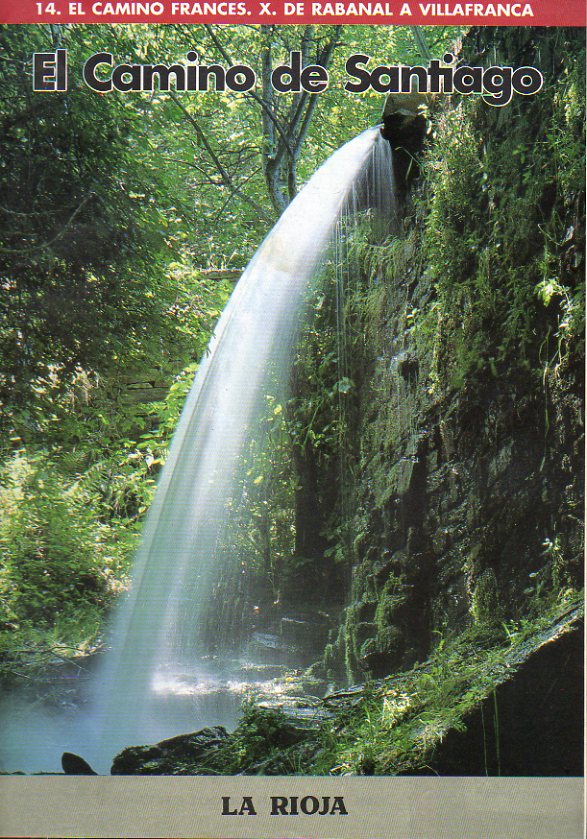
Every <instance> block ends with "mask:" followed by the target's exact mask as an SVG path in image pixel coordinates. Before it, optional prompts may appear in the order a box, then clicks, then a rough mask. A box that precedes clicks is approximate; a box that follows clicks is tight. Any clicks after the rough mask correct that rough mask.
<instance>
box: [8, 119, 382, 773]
mask: <svg viewBox="0 0 587 839" xmlns="http://www.w3.org/2000/svg"><path fill="white" fill-rule="evenodd" d="M390 179H391V152H390V148H389V144H388V143H387V141H385V140H384V139H383V138H382V137H381V135H380V132H379V130H378V129H376V128H374V129H369V130H368V131H365V132H363V133H362V134H360V135H359V136H358V137H356V138H355V139H354V140H352V141H350V142H349V143H347V144H346V145H345V146H343V147H342V148H341V149H339V150H338V151H337V152H335V153H334V154H333V155H332V156H331V157H330V158H329V160H327V161H326V163H324V165H323V166H322V167H321V168H320V169H319V170H318V171H317V172H316V174H315V175H314V176H313V177H312V178H311V179H310V181H309V182H308V184H307V185H306V186H305V188H304V189H303V190H302V191H301V192H300V194H299V195H298V196H297V197H296V198H295V200H294V201H293V202H292V203H291V205H290V206H289V207H288V209H287V210H286V211H285V213H284V214H283V216H282V217H281V218H280V220H279V221H278V222H277V224H276V225H275V227H274V228H273V230H272V231H271V233H270V234H269V235H268V236H267V238H266V239H265V241H264V242H263V244H262V245H261V247H260V248H259V250H258V251H257V253H256V255H255V257H254V258H253V260H252V261H251V263H250V264H249V266H248V267H247V269H246V271H245V272H244V274H243V275H242V277H241V279H240V281H239V282H238V284H237V286H236V288H235V290H234V292H233V294H232V296H231V298H230V300H229V302H228V305H227V306H226V309H225V310H224V312H223V314H222V316H221V318H220V320H219V322H218V324H217V327H216V331H215V334H214V336H213V338H212V340H211V342H210V345H209V347H208V349H207V352H206V354H205V357H204V358H203V360H202V362H201V364H200V367H199V370H198V373H197V375H196V378H195V381H194V383H193V386H192V389H191V392H190V394H189V396H188V399H187V401H186V404H185V407H184V410H183V413H182V416H181V419H180V421H179V424H178V428H177V430H176V432H175V436H174V438H173V442H172V445H171V450H170V452H169V456H168V459H167V462H166V465H165V467H164V470H163V472H162V475H161V479H160V482H159V485H158V488H157V492H156V496H155V500H154V503H153V505H152V508H151V510H150V512H149V515H148V518H147V522H146V525H145V530H144V536H143V543H142V547H141V548H140V550H139V552H138V555H137V557H136V560H135V565H134V570H133V575H132V584H131V587H130V592H129V594H128V596H127V597H126V598H125V600H124V602H123V603H122V604H121V606H120V608H119V610H118V614H117V617H116V619H115V621H114V626H113V630H112V651H111V652H109V653H108V654H107V655H105V656H104V662H103V665H102V669H101V671H100V672H99V673H98V675H97V677H96V680H95V686H94V688H93V689H94V691H95V694H96V700H95V703H94V712H93V714H92V715H90V716H91V719H90V720H89V721H88V720H86V725H85V731H84V736H85V738H86V740H87V741H88V742H87V743H85V745H84V746H83V747H79V746H78V748H79V749H80V750H81V751H82V753H83V754H84V756H85V757H87V758H88V759H89V760H90V761H91V762H92V763H93V764H94V765H95V766H96V768H97V769H98V770H99V771H108V767H109V765H110V762H111V759H112V757H113V755H114V754H115V753H116V752H117V751H119V750H120V748H122V747H123V746H126V745H136V744H140V743H149V742H156V741H158V740H160V739H162V738H163V737H167V736H171V735H174V734H178V733H181V732H183V731H186V730H192V731H193V730H196V729H197V728H198V727H201V726H202V725H203V724H207V723H209V722H212V721H214V720H213V719H202V718H201V717H200V718H194V715H193V708H192V709H191V716H189V719H186V718H185V716H182V713H180V712H179V711H178V712H176V710H175V706H174V705H173V701H170V697H171V699H173V695H174V694H175V695H181V694H182V693H186V692H188V693H189V690H188V689H187V685H188V682H189V684H191V685H192V686H193V685H197V684H198V683H202V682H204V683H205V682H206V679H207V678H208V677H209V676H208V675H207V674H206V673H205V671H204V670H203V669H202V666H201V665H200V664H198V662H199V661H201V657H202V654H203V653H204V652H205V650H204V649H202V647H201V640H200V639H199V637H198V626H199V617H200V616H201V615H202V614H203V610H205V609H206V608H207V607H209V604H210V601H211V600H212V593H213V588H214V580H215V578H216V576H217V575H218V573H219V570H220V569H218V567H217V565H218V563H219V561H220V560H219V557H221V556H224V555H225V554H226V540H227V539H229V536H228V535H227V534H228V531H229V527H230V503H229V501H230V499H231V498H232V497H233V496H234V494H235V492H236V491H237V489H236V488H237V486H238V483H239V480H240V479H241V477H242V475H241V471H242V468H243V467H242V463H243V459H244V454H245V450H246V447H247V445H248V444H249V443H250V440H251V439H254V438H255V437H256V435H257V433H258V432H257V430H256V428H257V426H259V425H260V423H259V422H258V420H259V418H260V416H261V413H262V410H263V407H264V405H265V404H266V398H267V394H268V393H272V392H273V393H279V390H280V389H281V390H283V388H284V385H283V383H284V382H287V381H288V378H289V368H290V365H291V356H292V350H293V347H294V344H295V340H296V336H297V334H298V330H299V326H300V319H301V316H302V313H303V312H304V308H305V305H304V304H305V299H306V296H307V294H308V291H309V289H310V288H311V283H312V280H313V277H314V275H315V274H316V273H317V268H318V265H319V263H320V261H321V259H322V258H323V257H324V255H325V253H326V252H327V248H328V246H329V243H330V241H331V238H332V234H333V231H334V228H335V226H336V224H337V221H338V219H339V218H340V216H341V214H342V213H343V212H344V213H346V212H348V211H349V210H355V209H367V208H368V207H369V206H374V205H377V206H378V207H379V209H382V210H383V212H384V213H388V214H389V212H390V209H391V206H390V201H391V200H392V199H391V196H392V184H391V180H390ZM374 184H376V185H377V186H376V189H375V187H374V186H373V185H374ZM186 674H189V676H186ZM215 711H216V714H221V709H218V708H216V709H215ZM215 721H218V722H223V719H217V720H215ZM92 727H93V729H94V738H95V742H94V743H93V744H92V743H91V742H90V740H91V736H92V732H91V731H90V729H91V728H92ZM65 748H67V746H66V747H65ZM19 768H20V767H19Z"/></svg>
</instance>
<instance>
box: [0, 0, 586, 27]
mask: <svg viewBox="0 0 587 839" xmlns="http://www.w3.org/2000/svg"><path fill="white" fill-rule="evenodd" d="M0 23H361V24H377V23H378V24H396V25H407V24H412V25H413V24H417V25H419V26H434V25H442V26H446V25H454V26H460V25H476V26H483V25H485V26H490V25H491V26H585V24H586V6H585V0H529V2H524V0H521V2H495V3H493V2H416V0H408V1H407V2H402V0H388V2H350V0H339V2H323V0H291V2H285V1H284V0H269V2H261V1H260V0H219V2H215V1H214V0H213V2H195V1H194V0H154V1H153V2H151V0H141V2H135V0H129V2H125V0H122V1H120V0H119V1H118V2H117V1H116V0H52V1H51V0H40V1H39V0H0Z"/></svg>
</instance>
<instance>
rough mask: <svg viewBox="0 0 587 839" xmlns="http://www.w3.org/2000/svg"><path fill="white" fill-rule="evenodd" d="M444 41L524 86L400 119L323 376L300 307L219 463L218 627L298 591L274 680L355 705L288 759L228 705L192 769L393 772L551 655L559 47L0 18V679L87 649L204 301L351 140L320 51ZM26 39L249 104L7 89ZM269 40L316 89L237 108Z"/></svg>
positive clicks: (561, 267) (564, 364)
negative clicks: (290, 357)
mask: <svg viewBox="0 0 587 839" xmlns="http://www.w3.org/2000/svg"><path fill="white" fill-rule="evenodd" d="M461 40H463V44H462V49H464V50H465V52H466V55H467V59H468V60H469V61H471V63H473V61H475V60H477V61H482V60H483V56H485V55H486V54H490V56H491V63H497V62H498V60H499V61H502V62H504V63H510V62H511V63H517V64H523V63H525V62H526V63H533V62H534V63H536V65H537V66H540V67H542V68H543V69H544V72H545V78H546V82H545V89H544V91H543V92H542V93H541V94H540V95H539V96H536V97H519V98H517V99H516V98H514V101H513V102H512V103H511V105H509V106H508V107H507V108H504V109H493V108H488V107H487V106H486V105H484V104H483V103H482V102H481V101H480V99H479V98H476V97H462V98H458V99H457V97H451V98H449V97H441V98H439V99H437V100H436V101H435V102H433V103H431V104H430V106H429V108H428V110H427V111H426V114H425V116H423V117H422V119H423V120H424V122H425V130H424V132H423V136H422V137H421V138H420V141H419V143H420V145H419V147H418V148H417V149H416V150H415V151H414V154H413V164H411V165H410V166H408V171H407V174H405V178H406V182H405V183H403V184H402V185H401V186H402V189H403V204H402V219H401V223H400V225H399V228H398V229H397V230H395V231H394V234H393V235H392V236H390V237H389V238H388V239H386V241H384V242H383V243H381V242H377V243H374V241H373V238H372V236H371V234H370V233H368V232H366V227H365V228H361V226H360V225H359V227H358V228H357V230H356V231H355V233H354V234H353V243H352V264H353V272H354V273H353V281H352V284H351V285H350V286H349V290H348V294H347V297H346V299H345V301H344V313H343V320H344V323H345V327H344V329H345V330H346V331H345V341H348V345H349V350H350V353H349V357H348V359H347V365H346V367H345V368H344V369H343V368H341V366H340V359H339V358H338V356H337V346H339V342H340V335H339V330H340V328H341V327H340V317H339V318H338V320H337V313H336V309H335V305H334V301H326V302H325V301H324V295H323V294H322V292H320V291H319V292H317V293H316V296H315V298H314V299H313V308H314V315H315V317H314V320H313V322H312V323H311V324H310V325H309V326H308V327H307V329H306V330H305V332H304V334H303V339H302V340H301V342H300V345H299V347H298V351H297V357H296V362H295V365H294V370H293V372H292V393H291V398H290V400H289V401H288V403H287V404H286V405H281V404H277V403H276V404H271V405H269V406H268V409H267V416H266V418H265V420H264V421H265V423H266V426H267V429H268V436H269V439H270V440H271V446H270V448H269V450H268V451H267V452H265V453H262V454H258V455H257V456H256V460H255V462H254V468H253V466H252V467H251V482H250V487H249V488H248V492H249V494H250V508H249V515H248V518H247V519H245V520H243V523H242V528H241V535H240V539H241V543H242V544H241V548H242V550H241V558H242V561H243V562H244V563H246V565H247V568H248V577H249V589H248V590H247V592H245V594H244V595H243V596H244V597H245V598H247V603H253V602H261V603H262V605H264V604H267V606H268V608H269V604H274V603H276V602H277V603H280V604H282V608H283V609H284V610H287V608H292V604H293V603H295V601H296V599H297V598H299V597H300V591H302V590H305V589H307V586H308V581H309V580H310V581H312V589H313V591H314V592H315V594H314V597H315V601H314V602H313V603H312V604H311V605H312V608H314V609H315V611H316V613H318V612H324V611H326V612H328V614H329V616H330V620H331V623H330V625H329V627H328V634H327V635H326V634H325V636H324V643H323V644H322V648H321V650H318V651H317V655H316V657H315V658H316V659H319V661H314V663H313V666H312V667H311V668H310V670H308V671H307V672H306V674H305V677H304V678H305V682H303V690H311V689H312V688H313V687H315V688H316V689H317V690H322V691H324V690H325V689H327V686H328V687H329V689H331V690H332V689H334V688H336V687H340V686H342V685H345V684H346V685H352V684H356V683H358V682H365V681H366V682H367V688H366V689H365V692H364V693H363V695H362V700H363V701H362V702H361V703H360V704H357V703H353V702H352V701H349V697H348V696H346V697H343V698H342V700H341V707H342V710H340V709H337V710H336V713H337V714H339V715H338V717H336V721H335V722H334V723H329V724H328V725H327V726H326V727H324V728H322V729H321V731H320V734H319V736H318V740H315V741H314V742H313V744H310V745H308V742H307V738H306V739H304V738H303V737H302V738H301V741H298V740H297V739H296V736H295V734H294V735H292V736H291V738H290V739H288V735H287V732H288V731H289V729H288V725H289V724H290V723H289V722H288V720H287V719H282V718H281V717H280V716H279V714H277V715H272V714H273V712H272V711H267V710H261V711H258V709H255V708H252V707H250V706H247V707H246V708H245V712H244V715H243V721H242V723H241V726H240V728H239V729H237V732H236V734H235V735H234V739H233V740H232V741H231V742H230V744H229V745H228V748H226V749H225V752H224V753H222V752H221V753H220V757H219V758H218V759H217V763H214V760H212V763H210V762H209V763H208V764H207V766H204V768H202V766H200V767H199V770H198V771H207V770H210V771H228V772H234V771H248V770H250V771H271V767H270V766H269V764H267V760H268V755H267V749H265V751H264V750H263V748H261V747H260V746H259V742H260V740H263V742H265V743H269V744H270V745H271V744H274V745H275V750H276V751H278V752H279V753H280V754H281V753H282V752H284V750H285V751H287V749H290V751H289V757H288V758H287V760H286V762H285V763H284V762H281V763H280V762H279V761H277V763H276V764H275V766H274V771H280V772H283V771H310V772H311V771H318V772H321V773H325V772H326V773H327V772H329V771H336V772H346V771H352V772H363V773H366V774H371V773H373V772H395V771H410V770H413V769H414V767H416V768H417V770H418V771H425V769H424V767H426V766H427V765H428V764H427V761H428V760H429V748H428V747H429V745H430V744H431V743H432V744H434V743H436V742H437V741H442V739H443V737H444V735H445V734H446V732H447V731H448V730H449V729H455V730H457V731H460V730H462V728H463V727H464V723H463V719H464V718H465V717H466V716H467V714H469V713H470V712H471V710H472V709H473V708H475V707H477V706H478V705H479V704H480V703H482V702H484V701H485V700H486V699H487V698H488V697H492V696H495V695H496V690H497V687H496V685H499V684H501V681H500V680H501V678H502V674H503V672H505V670H506V669H507V668H508V667H510V663H509V662H510V659H511V666H512V667H514V669H515V667H517V666H519V665H520V664H521V663H522V661H523V658H524V656H523V654H522V652H521V651H522V650H526V651H527V654H528V655H529V654H530V653H531V652H535V651H536V650H537V649H538V648H539V646H540V644H539V643H538V642H536V637H537V635H539V634H540V633H542V635H541V636H540V637H541V638H542V641H544V638H545V637H546V636H545V635H544V633H546V634H548V631H549V627H555V628H556V631H557V632H558V631H559V630H560V632H561V633H562V632H563V631H564V628H563V629H561V626H562V624H561V620H562V618H561V615H564V614H567V613H568V614H571V613H572V619H573V621H575V620H577V616H578V613H579V611H580V603H581V601H582V594H581V588H582V565H581V562H582V560H581V557H582V530H581V519H582V503H581V498H582V490H581V473H582V454H581V452H582V445H581V439H582V436H581V435H582V430H581V429H582V418H581V417H582V376H583V372H582V370H583V362H584V337H583V336H584V270H585V263H584V234H585V225H584V218H585V210H584V198H585V195H584V188H583V184H584V174H583V173H584V111H583V103H584V96H585V79H584V69H583V68H584V54H585V53H584V35H583V33H580V32H579V31H578V30H577V31H575V30H564V29H561V30H553V31H552V32H551V33H550V34H549V35H548V36H547V35H545V33H544V32H541V31H536V30H532V29H517V28H513V29H512V30H511V31H505V30H502V31H498V30H493V29H491V28H485V29H483V30H480V31H471V32H468V33H463V32H461V31H458V30H456V29H449V28H443V27H433V28H425V29H424V30H422V31H421V32H418V33H414V32H413V31H412V29H411V28H410V27H385V26H378V27H362V26H344V27H341V26H338V27H335V26H327V25H322V26H306V27H302V26H299V27H298V26H275V27H271V26H241V27H236V26H234V27H227V26H218V27H217V26H189V27H186V26H175V25H168V26H142V25H141V26H135V25H129V26H119V27H108V26H101V25H96V26H76V25H74V26H51V27H45V26H18V27H17V26H11V27H8V26H4V27H1V28H0V77H1V83H2V90H3V95H2V98H1V99H0V281H1V284H2V287H1V291H0V358H1V361H0V610H1V611H0V630H1V631H0V675H1V677H2V679H3V680H4V681H5V682H6V683H21V682H22V681H23V680H24V681H28V680H31V679H33V680H34V679H35V678H36V677H37V676H38V675H39V674H41V673H43V672H44V670H45V669H46V668H47V667H48V666H50V665H51V662H52V661H54V660H55V659H56V658H57V659H61V658H63V657H65V658H71V657H73V658H75V657H78V656H84V655H89V654H93V653H95V652H97V651H99V650H100V649H101V647H102V645H103V644H104V629H105V625H106V623H105V622H106V618H107V615H108V613H109V610H110V609H111V608H112V606H113V604H114V603H115V601H116V598H117V597H118V596H119V595H120V593H121V592H122V591H123V590H124V589H125V587H126V586H127V584H128V575H129V570H130V563H131V560H132V556H133V552H134V551H135V549H136V546H137V544H138V540H139V538H140V531H141V526H142V522H143V520H144V516H145V513H146V510H147V509H148V507H149V504H150V502H151V499H152V497H153V492H154V488H155V484H156V480H157V476H158V474H159V472H160V469H161V467H162V464H163V463H164V461H165V457H166V452H167V450H168V446H169V442H170V439H171V436H172V434H173V430H174V428H175V426H176V423H177V420H178V417H179V414H180V411H181V408H182V405H183V401H184V398H185V396H186V394H187V391H188V389H189V386H190V384H191V380H192V378H193V375H194V372H195V371H196V369H197V366H198V363H199V361H200V359H201V357H202V355H203V353H204V352H205V348H206V345H207V342H208V339H209V337H210V335H211V333H212V331H213V329H214V324H215V322H216V320H217V318H218V316H219V314H220V312H221V311H222V308H223V306H224V304H225V303H226V301H227V299H228V296H229V294H230V292H231V290H232V287H233V282H234V279H235V277H237V276H238V274H239V272H240V270H242V269H243V268H244V266H245V265H246V263H247V262H248V260H249V259H250V258H251V257H252V255H253V254H254V252H255V250H256V248H257V247H258V245H259V244H260V242H261V241H262V240H263V238H264V236H265V235H266V234H267V232H268V231H269V230H270V228H271V227H272V225H273V223H274V222H275V220H276V219H277V218H278V217H279V215H280V213H281V212H282V211H283V210H284V208H285V207H286V206H287V205H288V203H289V202H290V201H291V200H292V199H293V198H294V197H295V195H296V194H297V192H298V191H299V189H300V188H301V187H302V186H303V184H304V183H305V182H306V181H307V179H308V178H309V176H310V175H311V173H312V172H313V171H315V170H316V168H317V167H318V166H319V165H320V164H321V163H322V162H323V161H324V160H325V159H326V158H327V157H328V156H329V154H330V153H331V152H332V151H333V150H335V149H336V148H338V147H339V146H340V145H342V144H343V143H344V142H345V141H347V140H348V139H350V138H351V137H352V136H354V135H355V134H356V133H357V132H358V131H359V130H360V129H362V128H365V127H368V126H369V125H373V124H376V123H377V122H378V121H379V120H380V118H381V113H382V110H383V105H384V102H383V101H382V99H383V98H382V97H381V96H380V95H376V94H374V93H367V94H363V95H356V94H351V93H348V92H345V91H344V90H343V84H342V79H343V75H344V70H343V68H344V60H345V58H346V57H347V56H348V55H349V54H351V53H353V52H363V53H365V54H368V55H373V56H378V57H380V58H381V59H382V60H383V59H384V60H385V62H387V63H402V62H404V63H410V64H411V63H414V64H415V63H418V60H419V59H421V57H422V52H421V51H422V48H423V44H424V46H425V47H426V45H427V49H428V50H429V51H430V54H432V55H436V54H439V55H441V54H442V52H444V51H445V50H446V49H447V48H448V47H451V48H454V49H455V50H456V49H457V48H461ZM59 46H60V47H66V48H67V50H68V52H69V62H70V65H77V66H81V64H82V63H83V60H84V58H86V57H87V56H88V55H90V54H92V53H95V52H97V51H99V50H103V49H107V50H108V51H110V52H112V53H113V54H114V55H116V56H117V57H118V58H120V59H121V60H122V59H125V60H126V59H128V60H130V61H138V62H146V61H153V62H156V61H157V60H165V61H172V60H181V59H182V57H185V54H186V52H187V51H188V50H189V49H197V50H198V52H199V54H200V57H201V60H202V61H204V60H206V61H207V62H208V63H212V61H219V62H224V63H232V62H235V61H236V60H244V59H246V63H248V64H250V65H252V66H254V67H255V68H256V70H257V74H258V78H259V79H260V85H259V86H258V88H256V89H255V90H254V91H250V92H249V93H244V94H235V93H230V94H221V93H215V92H209V93H207V94H206V95H198V96H189V95H185V94H183V95H180V94H176V93H174V92H170V93H158V92H157V93H153V94H149V95H147V94H132V95H130V94H121V93H116V92H115V93H112V94H108V95H106V96H101V95H98V94H96V93H90V92H89V91H88V89H87V88H85V87H84V86H83V83H82V81H81V76H80V77H79V78H77V79H76V77H75V76H73V75H72V77H71V78H72V82H71V85H70V89H69V90H68V91H67V93H64V94H53V95H38V94H37V95H35V94H33V92H32V89H31V83H30V82H31V80H30V60H31V56H32V54H33V53H34V52H35V51H42V50H49V49H54V48H56V47H59ZM292 49H299V50H301V52H302V55H303V56H304V58H306V59H307V60H308V61H311V62H315V63H322V64H324V65H325V66H329V67H330V68H331V77H332V79H333V80H334V82H333V83H332V84H331V86H330V88H329V89H328V90H327V91H325V92H324V93H323V94H320V95H319V96H310V95H309V94H304V93H301V94H296V95H291V94H277V93H276V92H275V91H273V90H272V89H271V87H270V85H269V83H268V78H269V74H270V71H271V68H272V67H273V66H275V65H276V63H278V62H281V61H282V60H283V59H284V58H285V57H287V56H288V54H289V52H290V51H291V50H292ZM337 80H340V83H338V81H337ZM441 99H442V101H440V100H441ZM408 181H409V183H408ZM339 314H340V313H339ZM394 365H395V366H394ZM398 394H399V395H400V396H401V405H400V404H399V403H398V402H397V399H399V396H397V395H398ZM394 400H396V401H394ZM341 406H342V407H341ZM406 410H407V411H408V412H410V417H411V418H410V417H406V415H405V411H406ZM402 411H403V412H404V413H403V414H402ZM512 481H519V484H520V487H522V489H521V490H520V492H519V493H518V492H517V490H516V491H512V490H511V486H512ZM487 486H491V488H492V489H491V493H489V494H488V493H487V492H486V487H487ZM435 493H436V495H435ZM508 510H509V518H508ZM241 611H242V610H241ZM553 633H555V630H553ZM473 653H474V654H475V656H477V657H478V658H477V659H476V661H477V663H478V667H477V668H476V669H475V672H473V670H472V669H471V666H470V660H471V655H472V654H473ZM508 656H509V657H510V658H508ZM423 662H427V664H425V665H423V664H422V663H423ZM309 663H312V662H309ZM422 667H423V668H424V669H421V668H422ZM412 668H415V669H412ZM418 668H420V669H418ZM402 672H403V673H405V674H407V675H405V677H404V678H405V681H403V682H401V683H397V684H396V683H394V684H391V683H390V682H386V681H385V680H386V679H390V678H396V677H397V674H398V673H402ZM300 684H302V682H301V681H300ZM297 687H299V685H298V686H297ZM300 689H301V688H300ZM298 692H299V691H298ZM391 696H392V697H393V699H394V702H393V703H392V702H391V700H390V697H391ZM351 698H352V697H351ZM335 705H336V703H335ZM283 732H286V734H285V735H284V734H283ZM292 738H293V739H292ZM300 742H301V745H300ZM415 742H416V744H417V745H416V747H414V743H415ZM235 744H236V747H237V748H235ZM365 744H366V745H365ZM271 748H273V746H271ZM214 759H216V758H214ZM287 761H289V763H288V762H287ZM259 767H260V768H259ZM268 767H269V768H268ZM275 767H276V768H275ZM186 771H194V768H193V766H191V767H188V769H187V770H186Z"/></svg>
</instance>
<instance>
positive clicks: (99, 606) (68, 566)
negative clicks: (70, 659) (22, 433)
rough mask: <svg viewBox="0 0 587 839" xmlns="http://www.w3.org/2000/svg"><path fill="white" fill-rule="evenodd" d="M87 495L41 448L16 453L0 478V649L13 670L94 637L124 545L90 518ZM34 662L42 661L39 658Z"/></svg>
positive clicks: (77, 649)
mask: <svg viewBox="0 0 587 839" xmlns="http://www.w3.org/2000/svg"><path fill="white" fill-rule="evenodd" d="M95 507H96V499H95V497H94V495H93V494H92V493H91V492H90V491H88V489H87V488H84V487H83V486H81V485H80V483H79V482H78V481H76V480H75V479H69V480H67V479H64V478H63V477H62V476H60V475H59V474H58V473H56V471H55V469H54V466H53V464H52V463H51V460H50V458H49V457H47V455H46V454H44V453H41V452H37V453H35V454H34V455H31V456H27V455H26V454H25V453H19V454H17V455H16V456H14V457H13V458H12V459H10V460H9V461H8V462H7V463H6V464H5V465H4V467H3V469H2V474H1V476H0V615H1V618H0V621H1V627H2V630H1V631H0V650H1V651H2V654H3V656H2V657H3V658H4V666H6V663H10V661H13V662H14V663H13V665H12V667H13V669H14V668H15V667H16V668H18V667H19V666H20V665H19V664H18V662H19V661H21V660H26V661H27V663H28V664H31V663H34V658H31V655H33V656H34V655H35V654H36V653H38V654H39V655H41V656H42V652H43V650H47V649H57V648H60V649H61V654H62V655H72V654H76V653H81V652H83V651H84V649H86V647H88V646H89V647H90V648H91V646H92V645H93V644H95V643H96V635H97V632H98V631H99V628H100V619H101V615H102V613H103V610H104V607H105V606H106V605H107V603H108V602H109V601H110V599H111V597H112V594H113V593H114V592H115V591H116V590H117V588H118V586H119V583H118V582H117V580H118V575H119V571H120V564H121V562H123V560H124V554H125V550H126V549H127V547H128V546H127V544H126V543H125V540H124V539H122V540H121V538H120V536H118V537H117V535H116V534H113V533H112V531H111V530H110V528H108V527H107V526H105V525H103V524H100V523H99V522H97V521H96V518H95V515H94V510H95ZM39 663H42V661H41V660H39Z"/></svg>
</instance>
